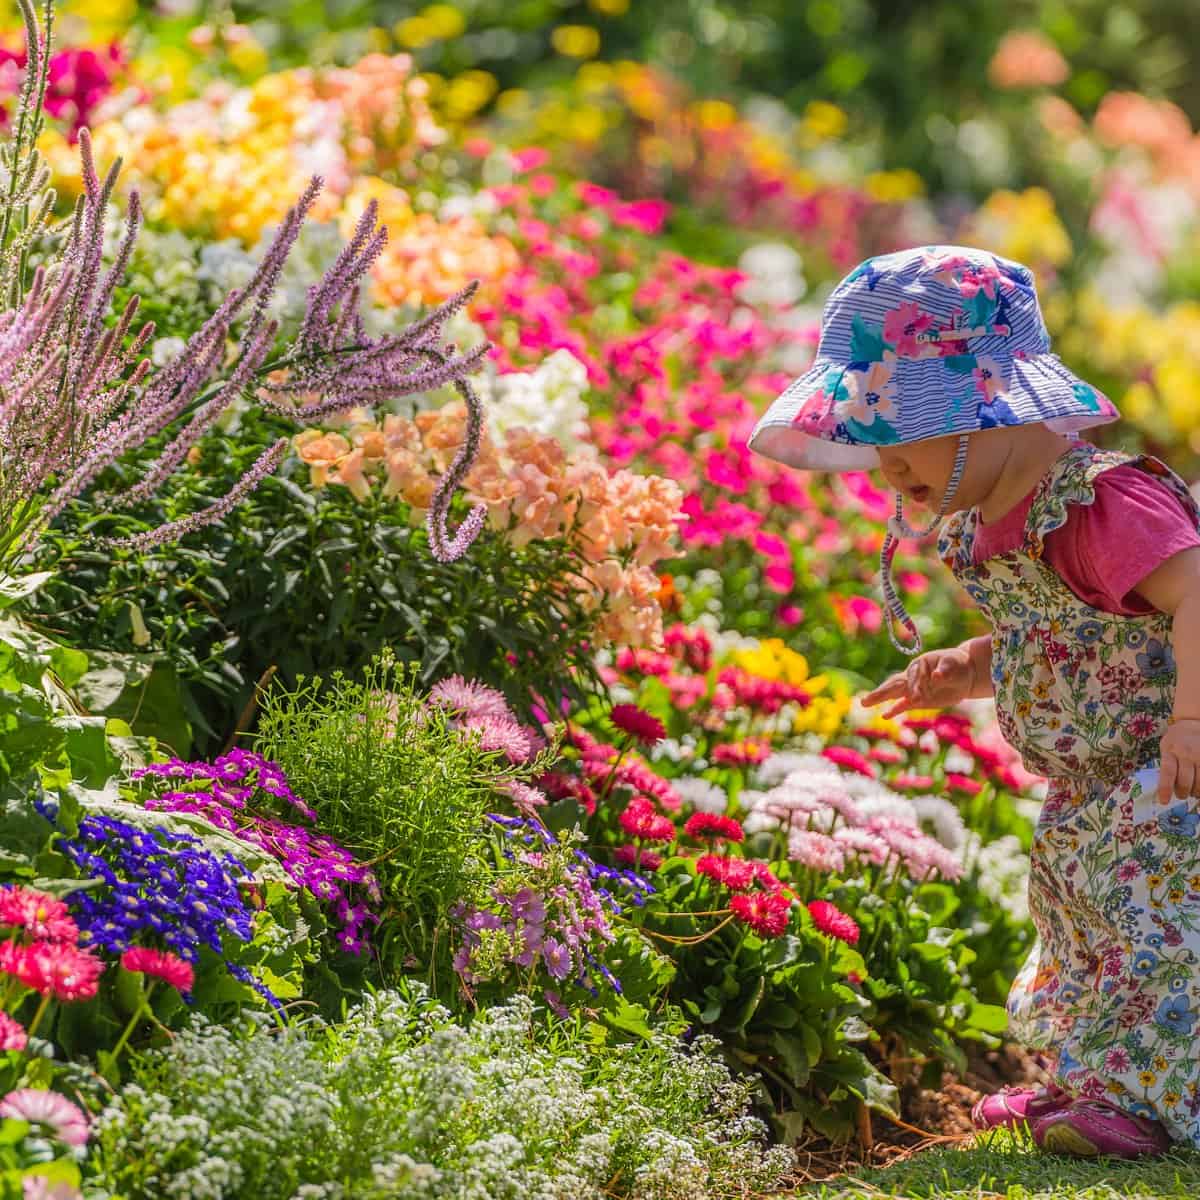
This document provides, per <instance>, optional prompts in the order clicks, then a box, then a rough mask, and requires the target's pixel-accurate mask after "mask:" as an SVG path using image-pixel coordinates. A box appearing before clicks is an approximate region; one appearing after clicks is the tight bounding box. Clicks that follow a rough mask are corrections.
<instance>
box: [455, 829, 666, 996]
mask: <svg viewBox="0 0 1200 1200" xmlns="http://www.w3.org/2000/svg"><path fill="white" fill-rule="evenodd" d="M489 819H490V820H491V821H493V822H494V823H495V824H496V825H497V827H498V828H499V829H500V830H501V831H502V833H503V835H504V839H505V842H506V845H505V848H504V852H503V853H504V857H505V859H506V860H507V861H508V862H509V864H510V871H509V872H508V874H507V875H506V876H505V878H504V879H503V880H502V881H501V882H500V883H499V884H497V885H496V886H494V887H493V888H492V890H491V892H490V894H489V895H488V897H487V899H486V901H485V902H484V903H482V904H478V905H475V906H470V905H465V904H464V905H461V906H460V907H459V908H458V909H457V910H456V912H455V913H454V916H455V917H456V919H457V920H458V921H459V922H460V923H461V925H462V928H463V941H462V944H461V946H460V947H459V949H458V952H457V954H456V955H455V959H454V965H455V969H456V970H457V971H458V973H459V976H460V977H461V978H462V980H463V982H464V984H467V985H471V986H474V985H476V984H479V983H481V982H484V981H486V980H493V979H499V978H502V977H503V976H504V975H506V974H507V973H509V972H510V971H512V970H513V969H517V970H518V971H521V972H528V973H529V975H528V976H527V978H532V977H533V976H534V975H538V976H548V977H549V980H550V986H549V987H548V988H547V989H546V990H545V996H546V1000H547V1002H548V1003H549V1004H550V1006H551V1007H552V1008H553V1009H554V1010H555V1011H557V1012H560V1014H561V1013H562V1012H563V1011H564V1009H563V1005H562V1002H561V999H560V998H559V996H558V994H557V992H556V991H555V990H554V989H556V988H557V987H559V986H560V985H562V984H564V983H567V982H571V983H574V984H576V985H577V986H579V987H582V988H584V989H585V990H587V991H589V992H591V993H593V994H595V991H596V988H597V987H598V986H599V985H600V984H601V983H603V984H605V985H607V986H609V987H611V988H613V989H615V990H616V991H618V992H619V991H620V990H621V984H620V982H619V980H617V979H616V977H615V976H614V975H613V974H612V972H611V971H610V970H609V969H608V967H607V966H605V965H604V963H603V961H602V958H603V955H604V953H605V950H606V947H607V946H608V945H609V944H611V943H612V942H613V941H614V940H615V937H616V935H615V933H614V931H613V927H612V918H613V917H614V916H615V915H616V914H618V913H619V912H620V911H621V907H622V905H621V901H620V900H619V899H618V898H617V896H616V895H615V894H614V893H613V891H612V889H611V886H610V885H614V884H616V885H620V886H621V888H622V892H623V893H624V894H625V895H627V896H629V897H630V899H631V900H632V902H633V903H635V904H640V903H644V901H645V897H646V895H648V894H649V893H650V892H652V891H653V889H652V888H651V887H650V885H649V884H648V883H647V882H646V881H645V880H644V879H643V878H642V877H641V876H640V875H638V874H637V873H636V872H633V871H622V870H619V869H614V868H609V867H603V866H602V865H600V864H598V863H596V862H594V861H593V860H592V859H591V858H590V856H588V855H586V854H584V853H583V852H582V851H581V850H579V849H577V848H576V847H574V846H573V844H572V839H571V838H569V837H566V836H564V837H555V836H554V835H553V834H551V833H550V832H549V830H547V829H546V827H545V826H544V825H542V824H541V822H540V821H538V820H536V819H534V818H529V817H505V816H501V815H500V814H492V815H491V816H490V818H489Z"/></svg>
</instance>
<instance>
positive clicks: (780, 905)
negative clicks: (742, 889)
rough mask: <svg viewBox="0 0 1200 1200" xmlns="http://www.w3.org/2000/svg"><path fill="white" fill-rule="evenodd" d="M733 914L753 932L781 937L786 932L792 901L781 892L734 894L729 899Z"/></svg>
mask: <svg viewBox="0 0 1200 1200" xmlns="http://www.w3.org/2000/svg"><path fill="white" fill-rule="evenodd" d="M729 907H730V909H731V910H732V912H733V915H734V916H735V917H737V919H738V920H739V921H741V922H742V923H743V924H744V925H749V926H750V928H751V929H753V930H754V932H755V933H758V934H762V935H763V936H764V937H781V936H782V935H783V934H785V933H786V932H787V927H788V919H789V917H790V915H791V909H792V902H791V900H789V899H788V897H787V896H785V895H783V894H782V893H778V892H777V893H775V894H774V895H767V894H764V893H762V892H754V893H752V894H750V895H741V896H734V897H733V898H732V899H731V900H730V901H729Z"/></svg>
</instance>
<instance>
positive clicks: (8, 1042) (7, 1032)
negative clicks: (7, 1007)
mask: <svg viewBox="0 0 1200 1200" xmlns="http://www.w3.org/2000/svg"><path fill="white" fill-rule="evenodd" d="M27 1041H28V1038H27V1037H26V1035H25V1027H24V1026H23V1025H22V1024H21V1023H20V1022H19V1021H15V1020H14V1019H13V1018H12V1017H10V1016H9V1015H8V1013H6V1012H0V1050H24V1049H25V1044H26V1042H27Z"/></svg>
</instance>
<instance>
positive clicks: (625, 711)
mask: <svg viewBox="0 0 1200 1200" xmlns="http://www.w3.org/2000/svg"><path fill="white" fill-rule="evenodd" d="M608 719H609V720H610V721H611V722H612V724H613V725H614V726H615V727H616V728H617V729H619V730H620V731H621V732H622V733H627V734H629V736H630V737H632V738H634V739H635V740H637V741H639V742H641V743H642V745H643V746H653V745H654V744H655V743H656V742H661V741H662V740H663V738H665V737H666V736H667V727H666V726H665V725H664V724H663V723H662V722H661V721H660V720H659V719H658V718H657V717H656V716H654V715H653V714H652V713H648V712H646V710H645V709H644V708H638V706H637V705H636V704H614V705H613V707H612V709H611V710H610V711H609V714H608Z"/></svg>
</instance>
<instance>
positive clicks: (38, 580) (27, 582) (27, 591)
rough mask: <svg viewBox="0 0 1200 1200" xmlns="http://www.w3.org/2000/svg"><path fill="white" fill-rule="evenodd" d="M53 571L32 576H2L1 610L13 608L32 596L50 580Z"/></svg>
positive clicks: (39, 572)
mask: <svg viewBox="0 0 1200 1200" xmlns="http://www.w3.org/2000/svg"><path fill="white" fill-rule="evenodd" d="M53 577H54V572H53V571H36V572H34V573H33V574H31V575H16V576H13V575H0V608H11V607H12V606H13V605H14V604H16V603H17V601H18V600H24V599H25V597H26V596H32V595H33V593H34V592H36V591H37V590H38V588H40V587H41V586H42V584H43V583H45V582H46V580H48V579H52V578H53Z"/></svg>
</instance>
